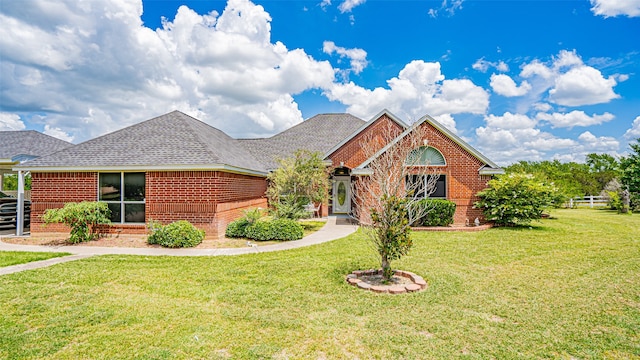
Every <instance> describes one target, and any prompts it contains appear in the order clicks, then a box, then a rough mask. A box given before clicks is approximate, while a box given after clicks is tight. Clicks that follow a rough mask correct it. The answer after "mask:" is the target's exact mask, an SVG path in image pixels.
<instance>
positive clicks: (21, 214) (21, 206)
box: [16, 170, 24, 236]
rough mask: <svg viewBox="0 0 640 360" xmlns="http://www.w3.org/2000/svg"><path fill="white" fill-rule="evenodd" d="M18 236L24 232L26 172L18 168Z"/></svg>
mask: <svg viewBox="0 0 640 360" xmlns="http://www.w3.org/2000/svg"><path fill="white" fill-rule="evenodd" d="M16 210H17V215H16V236H22V235H23V233H24V172H22V170H18V203H17V204H16Z"/></svg>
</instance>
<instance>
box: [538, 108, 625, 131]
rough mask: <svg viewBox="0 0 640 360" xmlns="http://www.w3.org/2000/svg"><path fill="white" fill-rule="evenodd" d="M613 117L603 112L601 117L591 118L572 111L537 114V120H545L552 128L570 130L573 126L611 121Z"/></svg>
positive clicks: (593, 116) (583, 113)
mask: <svg viewBox="0 0 640 360" xmlns="http://www.w3.org/2000/svg"><path fill="white" fill-rule="evenodd" d="M614 117H615V116H613V114H611V113H608V112H605V113H604V114H602V115H596V114H593V115H591V116H589V115H587V114H585V112H584V111H581V110H574V111H572V112H570V113H553V114H546V113H538V115H537V116H536V118H537V119H538V120H545V121H548V122H549V123H551V125H552V126H553V127H554V128H572V127H574V126H592V125H599V124H602V123H605V122H607V121H611V120H613V119H614Z"/></svg>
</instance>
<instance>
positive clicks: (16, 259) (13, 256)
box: [0, 251, 69, 267]
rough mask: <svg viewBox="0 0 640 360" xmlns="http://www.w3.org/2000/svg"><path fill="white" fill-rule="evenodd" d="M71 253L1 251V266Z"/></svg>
mask: <svg viewBox="0 0 640 360" xmlns="http://www.w3.org/2000/svg"><path fill="white" fill-rule="evenodd" d="M66 255H69V254H68V253H40V252H25V251H0V267H5V266H11V265H18V264H26V263H29V262H32V261H40V260H47V259H51V258H56V257H60V256H66Z"/></svg>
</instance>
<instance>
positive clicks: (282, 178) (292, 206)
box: [267, 150, 329, 219]
mask: <svg viewBox="0 0 640 360" xmlns="http://www.w3.org/2000/svg"><path fill="white" fill-rule="evenodd" d="M278 164H279V167H278V168H277V169H276V170H275V171H273V172H271V173H270V174H269V175H268V176H267V179H268V180H269V186H268V188H267V197H268V198H269V201H270V203H271V205H272V206H273V207H274V208H275V209H276V215H277V216H278V217H285V218H293V219H295V218H296V217H300V215H302V214H303V213H304V205H305V204H308V203H310V202H312V203H324V202H325V201H326V200H327V197H328V195H329V169H328V168H327V166H326V165H325V164H324V162H323V161H322V154H320V153H319V152H311V151H308V150H298V151H296V152H295V153H294V154H293V156H291V157H288V158H284V159H279V160H278Z"/></svg>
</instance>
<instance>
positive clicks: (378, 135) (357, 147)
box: [329, 115, 404, 169]
mask: <svg viewBox="0 0 640 360" xmlns="http://www.w3.org/2000/svg"><path fill="white" fill-rule="evenodd" d="M403 130H404V129H402V127H401V126H400V125H398V123H396V122H395V121H393V120H391V119H390V118H389V117H387V116H386V115H383V116H381V117H380V118H379V119H377V120H376V121H374V122H373V124H371V125H369V127H367V128H366V129H365V130H364V131H362V132H361V133H359V134H358V135H356V136H355V137H354V138H353V139H351V140H349V141H348V142H347V143H346V144H344V145H343V146H342V147H340V148H339V149H338V150H336V151H335V152H334V153H333V154H331V155H329V158H330V159H331V161H332V166H334V167H339V166H340V162H344V166H346V167H348V168H350V169H353V168H355V167H357V166H358V165H360V164H362V163H363V162H364V161H365V160H367V159H366V158H365V155H364V154H363V152H362V147H361V144H362V142H363V141H366V140H371V139H373V141H376V142H378V143H379V144H378V146H377V149H381V148H382V147H383V146H384V145H386V142H384V141H382V134H384V133H385V131H391V134H392V136H393V137H396V136H398V135H400V133H402V131H403Z"/></svg>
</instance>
